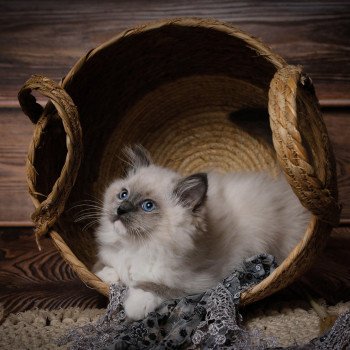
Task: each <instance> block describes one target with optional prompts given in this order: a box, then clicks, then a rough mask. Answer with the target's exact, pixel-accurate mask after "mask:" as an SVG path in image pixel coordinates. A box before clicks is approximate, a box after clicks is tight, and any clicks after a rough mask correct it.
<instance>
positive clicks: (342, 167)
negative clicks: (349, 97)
mask: <svg viewBox="0 0 350 350" xmlns="http://www.w3.org/2000/svg"><path fill="white" fill-rule="evenodd" d="M323 116H324V120H325V123H326V126H327V129H328V133H329V137H330V139H331V141H332V143H333V150H334V153H335V156H336V160H337V176H338V188H339V201H340V202H341V203H342V205H343V210H342V213H341V222H342V223H343V224H350V109H347V108H344V109H338V110H332V109H325V110H324V111H323Z"/></svg>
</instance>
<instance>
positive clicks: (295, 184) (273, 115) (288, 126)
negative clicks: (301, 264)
mask: <svg viewBox="0 0 350 350" xmlns="http://www.w3.org/2000/svg"><path fill="white" fill-rule="evenodd" d="M300 106H302V107H300ZM301 109H303V112H301ZM269 114H270V126H271V129H272V137H273V143H274V147H275V150H276V153H277V158H278V161H279V163H280V165H281V167H282V168H283V170H284V172H285V174H286V175H287V180H288V182H289V183H290V185H291V186H292V188H293V191H294V192H295V194H296V195H297V196H298V198H299V200H300V201H301V203H302V204H303V205H304V206H305V207H306V208H307V209H308V210H310V211H311V212H312V213H313V214H314V215H315V216H316V217H318V219H320V220H322V221H323V222H326V223H328V224H330V225H332V226H337V225H338V224H339V219H340V212H341V205H339V203H338V198H337V197H338V193H337V186H336V182H335V176H336V175H335V174H336V168H335V160H334V155H333V152H332V147H331V144H330V141H329V137H328V134H327V130H326V127H325V125H324V122H323V119H322V115H321V112H320V108H319V104H318V101H317V98H316V96H315V92H314V88H313V85H312V81H311V79H310V78H309V77H308V76H306V75H305V74H303V73H302V69H301V67H299V66H298V67H296V66H285V67H283V68H281V69H279V70H278V71H277V72H276V74H275V76H274V77H273V79H272V81H271V84H270V90H269ZM298 114H299V115H298ZM303 118H304V120H302V119H303ZM308 119H309V120H311V123H310V125H312V124H313V125H315V126H316V127H312V126H311V127H309V130H308V139H307V140H306V139H305V138H304V137H303V133H301V132H300V130H301V128H300V123H301V122H303V123H304V125H307V124H305V123H308V122H309V121H308ZM299 129H300V130H299ZM306 147H308V149H309V152H308V151H307V149H306ZM311 151H313V152H314V153H315V152H317V155H318V157H319V158H320V161H319V162H318V163H316V164H315V166H313V165H312V163H311V162H310V155H309V154H310V152H311ZM315 169H316V170H315Z"/></svg>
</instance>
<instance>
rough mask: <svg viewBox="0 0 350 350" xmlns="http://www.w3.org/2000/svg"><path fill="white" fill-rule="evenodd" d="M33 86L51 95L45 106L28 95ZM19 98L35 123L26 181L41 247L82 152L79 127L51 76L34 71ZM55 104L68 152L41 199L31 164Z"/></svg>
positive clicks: (71, 106) (68, 100) (75, 112)
mask: <svg viewBox="0 0 350 350" xmlns="http://www.w3.org/2000/svg"><path fill="white" fill-rule="evenodd" d="M33 90H36V91H38V92H40V93H41V94H42V95H43V96H45V97H47V98H49V99H50V101H51V103H52V104H50V102H49V103H48V104H47V105H46V107H45V110H44V109H43V107H42V106H41V105H39V104H38V103H37V102H36V99H35V97H34V96H33V95H31V93H32V91H33ZM18 100H19V103H20V105H21V108H22V110H23V112H24V113H25V114H26V115H27V116H28V117H29V118H30V120H31V121H32V122H33V123H35V124H36V126H35V130H34V135H33V139H32V142H31V144H30V147H29V151H28V158H27V181H28V186H29V193H30V195H31V197H32V199H33V202H34V205H35V207H36V209H35V211H34V213H33V214H32V220H33V221H34V223H35V236H36V242H37V245H38V248H39V249H41V247H40V243H39V239H40V237H41V236H42V235H44V234H45V233H47V232H48V231H49V230H50V228H51V227H52V226H53V225H54V224H55V222H56V221H57V219H58V218H59V216H60V215H61V214H62V212H63V210H64V206H65V202H66V200H67V198H68V196H69V194H70V191H71V189H72V187H73V185H74V183H75V180H76V177H77V174H78V171H79V167H80V162H81V158H82V153H83V143H82V130H81V126H80V122H79V115H78V110H77V107H76V106H75V105H74V103H73V101H72V99H71V98H70V96H69V95H68V94H67V92H66V91H65V90H64V89H63V88H62V87H60V86H59V85H58V84H56V83H55V82H53V81H52V80H50V79H48V78H45V77H43V76H40V75H33V76H32V77H31V78H30V79H29V80H28V81H27V82H26V83H25V84H24V85H23V87H22V88H21V89H20V91H19V93H18ZM52 105H53V106H54V107H55V108H56V110H57V113H58V116H59V117H60V118H61V119H62V123H63V128H64V130H65V133H66V146H67V155H66V159H65V163H64V165H63V168H62V170H61V174H60V176H59V177H58V179H57V180H56V182H55V184H54V185H53V187H52V190H51V192H50V193H49V194H48V195H47V197H46V199H45V200H44V201H42V200H40V199H39V197H42V196H43V195H40V194H38V193H37V192H36V190H35V189H36V186H35V184H36V182H37V176H38V175H40V174H38V173H37V172H36V170H35V167H34V164H35V162H34V160H35V154H36V150H37V149H38V148H39V147H41V141H42V137H43V134H44V131H45V128H46V126H47V125H48V123H49V121H50V120H51V116H52V113H47V111H48V110H49V109H50V107H52Z"/></svg>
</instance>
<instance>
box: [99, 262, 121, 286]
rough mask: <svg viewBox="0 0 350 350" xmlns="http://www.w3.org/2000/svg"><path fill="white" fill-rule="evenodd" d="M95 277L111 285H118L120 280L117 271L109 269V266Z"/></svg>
mask: <svg viewBox="0 0 350 350" xmlns="http://www.w3.org/2000/svg"><path fill="white" fill-rule="evenodd" d="M95 275H96V276H97V277H99V278H101V280H102V281H103V282H106V283H109V284H110V283H117V282H119V280H120V278H119V275H118V273H117V271H115V270H114V269H113V267H109V266H105V267H104V268H103V269H102V270H100V271H97V272H95Z"/></svg>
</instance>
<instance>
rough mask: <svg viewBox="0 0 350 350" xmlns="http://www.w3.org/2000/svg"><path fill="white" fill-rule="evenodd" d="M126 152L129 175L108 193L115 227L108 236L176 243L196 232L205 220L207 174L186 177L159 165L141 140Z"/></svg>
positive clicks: (109, 220)
mask: <svg viewBox="0 0 350 350" xmlns="http://www.w3.org/2000/svg"><path fill="white" fill-rule="evenodd" d="M125 154H126V155H127V158H128V160H127V164H128V169H127V172H126V176H125V177H124V178H122V179H118V180H116V181H114V182H113V183H112V184H111V185H110V186H109V187H108V188H107V190H106V192H105V196H104V214H103V218H102V222H103V223H104V226H106V225H107V226H108V227H109V228H110V229H111V230H110V231H112V232H109V233H108V235H109V237H108V241H109V242H112V241H118V240H120V239H125V240H130V241H131V242H145V241H147V240H153V241H156V242H159V243H161V242H164V241H170V242H173V243H174V242H176V241H179V240H181V239H182V240H183V239H184V238H186V237H185V236H188V237H187V238H191V236H192V235H193V234H195V232H196V231H197V230H198V228H199V227H198V226H199V225H200V224H199V223H200V222H202V221H203V220H202V217H201V216H202V211H203V204H204V202H205V198H206V193H207V188H208V183H207V175H206V174H204V173H199V174H194V175H191V176H188V177H185V178H182V177H181V176H180V175H179V174H178V173H176V172H174V171H172V170H169V169H166V168H163V167H160V166H156V165H154V164H153V162H152V159H151V157H150V155H149V153H148V152H147V151H146V150H145V149H144V148H143V147H142V146H139V145H137V146H134V147H133V148H127V149H126V151H125ZM107 231H108V230H107ZM180 231H181V232H180ZM111 235H112V236H113V235H114V237H111ZM99 238H100V239H102V240H103V237H99ZM113 238H114V239H113ZM183 243H184V242H183Z"/></svg>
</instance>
